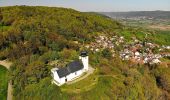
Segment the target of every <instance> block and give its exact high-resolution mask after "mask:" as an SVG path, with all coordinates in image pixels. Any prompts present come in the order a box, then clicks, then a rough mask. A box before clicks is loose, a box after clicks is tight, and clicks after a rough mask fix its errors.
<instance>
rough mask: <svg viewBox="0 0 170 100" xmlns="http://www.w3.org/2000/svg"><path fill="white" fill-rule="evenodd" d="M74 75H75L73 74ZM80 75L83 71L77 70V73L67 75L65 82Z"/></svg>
mask: <svg viewBox="0 0 170 100" xmlns="http://www.w3.org/2000/svg"><path fill="white" fill-rule="evenodd" d="M75 73H76V74H75ZM82 73H83V69H82V70H79V71H77V72H74V73H71V74H69V75H68V76H66V78H67V81H71V80H72V79H74V78H76V77H78V76H80V75H81V74H82Z"/></svg>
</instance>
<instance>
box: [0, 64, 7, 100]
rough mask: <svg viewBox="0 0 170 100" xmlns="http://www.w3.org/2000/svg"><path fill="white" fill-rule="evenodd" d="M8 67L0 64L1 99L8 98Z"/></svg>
mask: <svg viewBox="0 0 170 100" xmlns="http://www.w3.org/2000/svg"><path fill="white" fill-rule="evenodd" d="M7 75H8V72H7V69H6V68H4V67H3V66H1V65H0V100H6V97H7V88H8V79H7V78H8V76H7Z"/></svg>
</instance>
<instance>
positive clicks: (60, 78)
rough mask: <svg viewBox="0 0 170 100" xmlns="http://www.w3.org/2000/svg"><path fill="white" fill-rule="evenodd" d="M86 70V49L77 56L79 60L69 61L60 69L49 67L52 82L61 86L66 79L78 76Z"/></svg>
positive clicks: (69, 79)
mask: <svg viewBox="0 0 170 100" xmlns="http://www.w3.org/2000/svg"><path fill="white" fill-rule="evenodd" d="M86 71H88V55H87V52H86V51H83V52H81V54H80V56H79V60H76V61H73V62H70V63H69V64H67V65H66V66H65V67H63V68H60V69H58V68H53V69H51V72H52V77H53V83H55V84H56V85H58V86H61V85H63V84H64V83H66V82H68V81H72V80H74V79H76V78H77V77H80V76H81V75H82V74H83V73H84V72H86Z"/></svg>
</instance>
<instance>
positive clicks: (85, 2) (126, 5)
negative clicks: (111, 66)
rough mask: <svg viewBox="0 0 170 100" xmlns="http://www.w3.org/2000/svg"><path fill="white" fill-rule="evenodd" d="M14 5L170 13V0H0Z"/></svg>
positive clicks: (1, 3)
mask: <svg viewBox="0 0 170 100" xmlns="http://www.w3.org/2000/svg"><path fill="white" fill-rule="evenodd" d="M12 5H31V6H55V7H65V8H73V9H76V10H79V11H147V10H168V11H170V0H0V6H12Z"/></svg>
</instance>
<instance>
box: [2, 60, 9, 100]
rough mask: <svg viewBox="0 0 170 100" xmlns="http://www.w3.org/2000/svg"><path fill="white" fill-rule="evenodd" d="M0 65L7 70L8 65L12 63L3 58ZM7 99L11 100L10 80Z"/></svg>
mask: <svg viewBox="0 0 170 100" xmlns="http://www.w3.org/2000/svg"><path fill="white" fill-rule="evenodd" d="M0 65H2V66H4V67H6V68H7V69H8V70H9V68H10V66H11V65H12V63H11V62H9V61H7V60H3V61H0ZM7 100H12V84H11V81H9V82H8V95H7Z"/></svg>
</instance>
